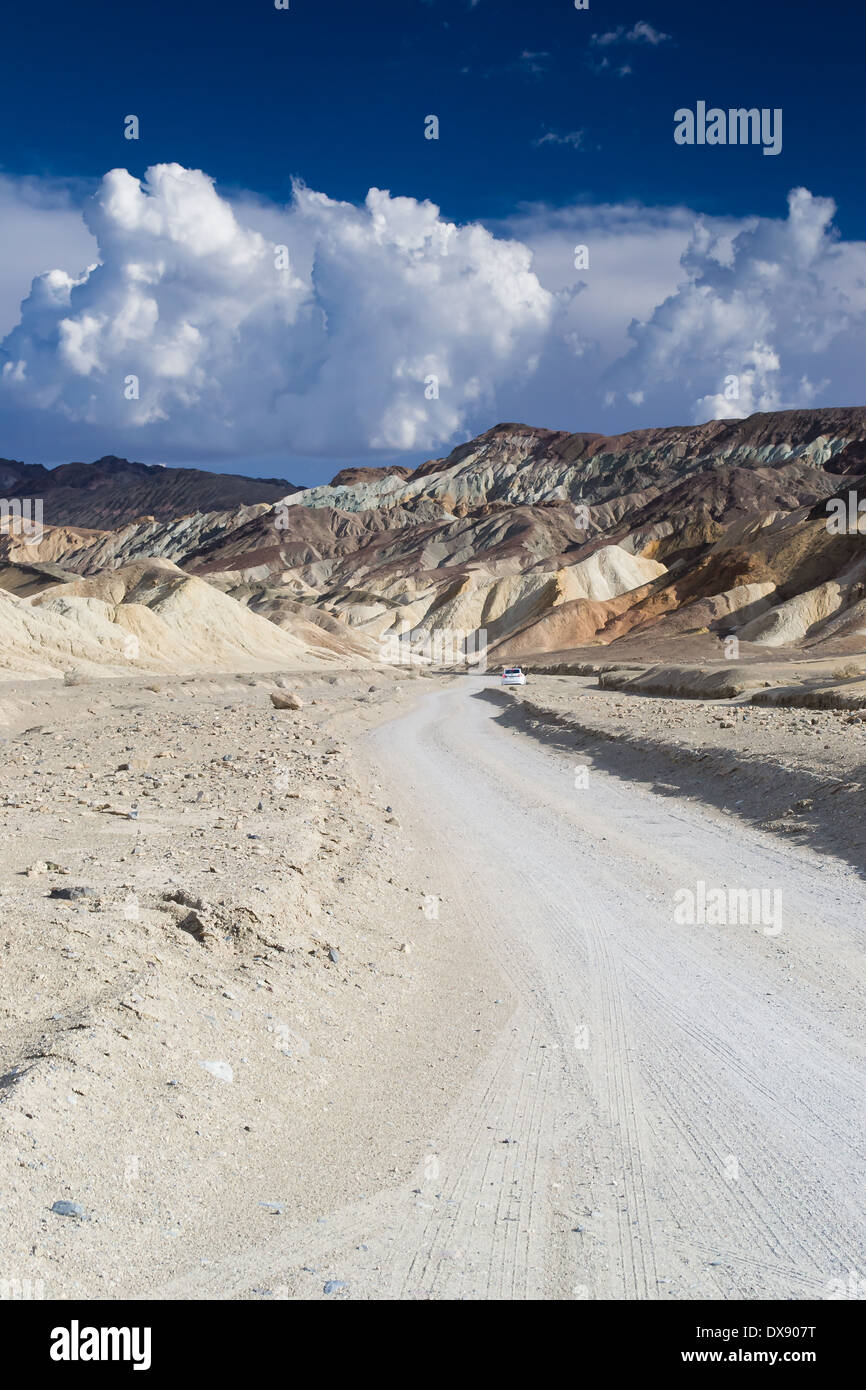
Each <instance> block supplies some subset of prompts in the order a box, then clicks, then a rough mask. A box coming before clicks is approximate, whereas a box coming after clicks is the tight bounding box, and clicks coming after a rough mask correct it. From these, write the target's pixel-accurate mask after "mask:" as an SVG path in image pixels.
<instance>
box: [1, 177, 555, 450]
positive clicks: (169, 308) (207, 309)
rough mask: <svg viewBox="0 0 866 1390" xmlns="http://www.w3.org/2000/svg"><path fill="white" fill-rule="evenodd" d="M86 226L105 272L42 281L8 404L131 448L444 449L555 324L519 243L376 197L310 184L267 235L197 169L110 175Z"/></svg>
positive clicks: (520, 370)
mask: <svg viewBox="0 0 866 1390" xmlns="http://www.w3.org/2000/svg"><path fill="white" fill-rule="evenodd" d="M85 220H86V223H87V226H88V228H89V229H90V231H91V233H92V235H93V237H94V238H95V241H96V244H97V246H98V262H97V263H95V264H93V265H91V266H89V267H88V268H86V269H84V270H83V271H82V272H81V273H80V274H78V275H71V274H69V273H68V272H59V271H51V272H48V273H47V274H44V275H42V276H40V277H38V278H37V279H36V280H35V281H34V284H33V287H32V291H31V294H30V296H29V298H28V299H27V300H26V302H25V303H24V305H23V308H22V321H21V323H20V325H19V326H17V327H16V328H15V329H14V330H13V331H12V332H11V333H10V334H9V335H8V336H7V338H6V339H5V341H4V343H3V360H4V365H3V384H2V397H0V398H2V403H3V406H4V407H5V408H6V409H9V408H10V407H13V408H18V409H26V408H29V407H36V408H38V409H40V410H51V411H53V412H55V413H56V414H57V415H58V416H59V417H61V418H62V419H63V420H65V421H67V422H71V423H78V424H83V425H87V426H91V427H94V428H101V429H103V430H104V429H114V430H116V431H117V432H119V433H121V434H122V435H123V436H124V437H125V438H126V439H130V437H132V440H133V442H132V443H131V444H130V447H134V435H135V432H136V430H137V429H141V428H143V427H147V428H148V430H149V440H150V442H151V443H159V442H163V441H164V442H167V443H168V442H170V443H172V444H174V445H181V446H182V447H186V448H194V447H204V448H208V449H211V450H213V451H215V452H216V453H218V454H219V453H221V452H222V453H227V454H237V453H238V452H245V453H247V454H249V453H250V452H254V453H255V452H258V453H268V452H282V453H283V454H290V453H292V452H297V453H307V454H315V453H324V454H335V455H340V454H344V453H351V452H352V451H354V450H357V449H370V450H383V451H389V450H391V451H399V450H412V449H433V448H435V447H436V446H437V445H439V444H440V443H443V442H446V441H448V440H450V439H452V438H453V437H454V436H455V435H456V434H458V433H459V432H460V431H461V430H463V429H464V428H465V427H466V421H467V418H468V415H469V413H472V414H473V416H474V414H476V413H477V412H478V411H479V410H480V409H483V407H484V404H485V402H487V403H488V404H489V406H490V407H491V408H492V404H493V400H494V397H495V394H496V391H497V389H499V388H501V387H502V386H503V385H504V384H505V383H508V382H510V381H513V380H518V379H520V378H522V377H525V375H526V374H527V372H530V371H531V370H532V363H533V360H534V358H535V357H536V355H537V353H538V351H539V349H540V347H541V346H542V344H543V342H544V340H545V338H546V336H547V334H548V332H549V330H550V326H551V322H552V318H553V316H554V311H555V300H554V297H553V295H552V294H551V293H550V292H549V291H548V290H546V289H544V287H543V286H542V285H541V284H540V282H539V280H538V278H537V277H536V276H535V274H534V273H533V270H532V265H531V259H532V258H531V253H530V252H529V251H528V250H527V248H526V247H525V246H523V245H521V244H520V243H518V242H515V241H511V240H505V239H502V238H497V237H495V236H494V235H493V234H492V233H491V232H489V231H487V230H485V229H484V228H483V227H481V226H479V225H469V226H463V227H458V226H455V225H454V224H450V223H447V222H445V221H443V220H442V218H441V217H440V216H439V210H438V209H437V208H436V207H435V206H434V205H433V204H432V203H429V202H418V201H417V200H415V199H414V198H401V197H395V198H392V197H391V196H390V194H389V193H387V192H383V191H381V190H378V189H371V191H370V193H369V194H368V196H367V199H366V202H365V204H364V205H363V206H362V207H355V206H354V205H351V204H348V203H341V202H335V201H334V200H332V199H330V198H328V197H326V196H325V195H324V194H321V193H315V192H312V191H310V190H308V189H306V188H304V187H298V188H296V190H295V195H294V199H293V202H292V204H291V206H290V207H289V208H287V209H283V210H281V212H280V214H279V215H278V216H276V217H274V216H271V218H270V219H269V222H270V226H269V235H267V236H266V235H264V234H263V233H262V232H261V231H258V230H256V229H254V228H253V227H252V226H250V225H248V224H246V223H245V222H244V221H243V220H242V208H238V209H237V210H235V209H234V208H233V207H232V205H231V204H230V203H229V202H228V200H226V199H225V198H223V197H221V196H220V194H219V193H218V192H217V190H216V188H215V187H214V183H213V181H212V180H211V179H210V178H209V177H207V176H206V175H205V174H203V173H201V172H199V171H197V170H190V169H185V168H182V167H181V166H179V165H176V164H166V165H157V166H155V167H154V168H152V169H150V170H149V171H148V173H147V175H146V176H145V178H144V179H143V180H142V181H139V180H138V179H136V178H133V177H132V176H131V175H130V174H128V173H127V172H126V171H125V170H123V169H115V170H113V171H112V172H111V173H109V174H107V175H106V176H105V178H104V179H103V181H102V184H101V187H100V189H99V191H98V193H97V195H96V196H95V198H94V199H93V201H92V203H91V205H90V206H89V207H88V208H87V210H86V212H85ZM136 383H137V384H136Z"/></svg>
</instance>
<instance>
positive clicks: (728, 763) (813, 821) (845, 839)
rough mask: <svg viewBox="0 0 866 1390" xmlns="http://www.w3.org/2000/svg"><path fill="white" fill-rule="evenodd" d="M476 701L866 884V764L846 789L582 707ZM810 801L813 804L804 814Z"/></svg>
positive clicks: (496, 693) (518, 725) (486, 693)
mask: <svg viewBox="0 0 866 1390" xmlns="http://www.w3.org/2000/svg"><path fill="white" fill-rule="evenodd" d="M474 698H476V699H481V700H486V701H488V702H490V703H492V704H494V705H498V706H499V707H500V713H499V715H498V716H497V723H500V724H502V725H503V726H504V727H505V728H509V729H516V730H519V731H520V732H522V733H526V734H529V735H531V736H532V737H533V738H536V739H538V740H539V741H540V742H543V743H545V744H547V745H548V746H550V747H555V748H559V749H562V750H567V751H568V752H569V753H572V754H574V753H579V754H583V755H585V756H586V757H587V758H588V759H589V760H590V762H591V765H592V766H595V767H598V768H601V769H602V770H603V771H605V772H607V773H609V774H610V775H611V776H613V777H617V778H619V779H620V780H621V781H624V782H640V783H650V784H651V785H652V790H653V791H654V792H655V793H656V795H659V796H681V797H692V798H693V799H695V800H698V801H703V802H705V803H707V804H708V805H710V806H714V807H716V809H718V810H720V811H724V812H726V813H727V814H728V815H731V816H736V817H738V819H740V820H742V821H744V822H745V823H746V824H748V825H750V826H752V827H755V828H757V829H761V830H764V831H769V832H772V833H773V834H776V835H778V836H779V837H780V838H784V839H786V840H788V841H789V842H791V841H793V843H794V844H795V845H808V846H809V847H810V848H812V849H813V850H816V851H818V852H819V853H820V854H826V855H834V856H835V857H837V858H839V859H844V860H846V861H847V862H848V863H849V864H850V865H851V866H852V867H853V868H854V869H855V870H856V871H857V873H858V874H859V875H860V876H861V877H862V878H863V879H864V880H866V798H864V782H866V764H861V765H860V766H859V767H856V768H854V769H853V770H852V773H851V780H850V781H848V782H845V783H840V782H838V781H835V780H827V779H826V778H821V777H820V776H819V775H817V774H815V773H810V772H806V771H797V770H794V769H790V768H785V767H782V766H780V764H778V763H777V762H774V761H773V760H772V759H770V758H764V757H760V756H757V755H747V754H737V753H732V752H731V751H730V750H726V749H710V748H701V747H695V748H679V747H675V746H673V745H672V744H664V743H660V742H652V743H647V742H644V741H643V740H642V739H641V738H640V736H639V735H634V736H632V735H630V734H629V733H628V731H627V730H626V729H624V730H623V731H622V733H618V734H614V733H605V732H600V731H598V730H596V729H591V728H587V727H585V726H584V725H582V724H581V722H580V715H579V706H578V709H575V710H574V711H572V712H571V713H570V714H567V715H566V714H559V713H557V712H555V711H553V710H547V709H545V708H544V707H543V706H539V705H535V704H533V702H532V701H531V700H529V699H526V698H523V699H515V698H514V697H513V696H512V695H511V694H509V693H507V692H505V691H502V690H498V689H488V690H480V691H478V692H477V693H476V694H475V696H474ZM804 801H809V802H810V803H811V804H809V805H808V806H806V807H801V808H798V806H797V803H802V802H804ZM864 916H866V912H864Z"/></svg>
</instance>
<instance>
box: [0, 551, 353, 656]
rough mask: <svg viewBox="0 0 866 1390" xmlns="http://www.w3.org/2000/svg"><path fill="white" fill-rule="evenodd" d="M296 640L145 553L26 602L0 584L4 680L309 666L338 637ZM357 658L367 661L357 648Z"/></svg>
mask: <svg viewBox="0 0 866 1390" xmlns="http://www.w3.org/2000/svg"><path fill="white" fill-rule="evenodd" d="M311 627H312V625H309V624H308V625H305V626H304V629H303V632H304V636H303V638H301V637H296V636H294V635H293V634H292V633H291V632H289V631H287V630H286V629H285V628H282V627H277V626H276V625H275V624H273V623H271V622H269V621H268V620H267V618H264V617H261V616H260V615H259V614H257V613H254V612H252V611H251V610H250V609H249V608H247V607H245V606H244V605H243V604H240V603H237V602H236V601H235V600H234V599H233V598H230V597H229V596H228V595H226V594H223V593H221V592H220V590H219V589H216V588H214V587H213V586H212V585H210V584H208V583H206V582H205V581H204V580H202V579H196V578H194V577H191V576H190V575H187V574H185V573H184V572H183V571H182V570H180V569H178V567H177V566H176V565H174V564H172V562H171V561H169V560H158V559H148V560H140V561H135V562H134V563H132V564H129V565H124V566H123V567H122V568H121V569H117V570H107V571H105V572H103V573H102V574H99V575H97V576H96V577H94V578H93V579H78V580H74V581H71V582H69V583H59V584H57V585H54V586H51V587H49V588H47V589H43V590H42V591H41V592H40V593H38V594H36V595H34V596H33V597H31V598H28V599H21V598H16V597H14V596H13V595H11V594H7V593H4V592H3V591H2V590H0V676H2V673H4V672H8V673H9V677H8V678H10V679H12V678H14V677H16V676H31V677H40V676H50V675H56V674H58V673H60V672H65V671H69V670H70V669H75V670H76V671H79V672H81V673H83V674H85V675H98V674H100V673H101V674H106V675H119V674H121V673H128V672H129V671H130V670H138V671H165V672H170V671H175V672H178V671H196V670H198V671H238V670H248V671H254V670H260V671H261V670H274V669H279V668H280V667H290V668H292V669H295V670H297V669H304V668H308V669H315V668H322V667H325V666H327V665H329V664H331V665H333V664H335V663H339V662H340V659H341V652H340V648H339V643H338V642H337V641H336V639H334V638H333V637H331V636H326V635H325V634H324V633H318V632H316V631H315V630H314V631H312V632H311V631H310V628H311ZM353 664H356V665H359V666H363V665H366V664H368V658H366V657H364V656H361V655H358V654H356V653H354V652H353Z"/></svg>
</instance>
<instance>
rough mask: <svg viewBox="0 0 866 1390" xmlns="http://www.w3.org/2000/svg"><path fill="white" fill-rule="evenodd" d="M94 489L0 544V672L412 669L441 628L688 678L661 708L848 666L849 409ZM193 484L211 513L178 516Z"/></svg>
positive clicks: (863, 559)
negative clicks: (298, 484) (397, 658)
mask: <svg viewBox="0 0 866 1390" xmlns="http://www.w3.org/2000/svg"><path fill="white" fill-rule="evenodd" d="M3 467H4V468H5V469H6V476H7V482H6V484H5V485H6V486H7V487H11V485H12V483H13V482H15V481H16V480H17V484H18V485H19V486H22V487H23V486H24V481H23V480H24V478H25V476H28V477H29V475H28V473H27V469H26V468H25V466H24V465H18V464H11V463H7V464H5V465H3ZM91 469H92V471H93V478H92V481H91V482H88V481H87V476H88V475H87V468H86V467H85V466H84V465H77V464H76V465H69V466H68V468H67V470H66V474H67V476H66V478H65V479H60V480H59V481H57V482H52V485H51V486H49V487H47V489H46V515H45V522H46V524H45V527H44V531H43V534H42V535H41V538H40V539H38V540H36V539H35V538H33V537H27V536H20V535H19V536H16V535H13V534H10V533H9V532H10V528H9V527H8V526H7V527H6V532H7V534H5V535H4V536H0V561H2V562H3V563H2V568H0V603H2V608H3V612H4V615H5V616H4V622H3V629H4V633H5V634H6V635H5V637H4V639H3V649H2V652H0V662H2V663H3V667H4V668H6V669H9V670H16V671H18V672H19V673H20V672H24V673H30V674H33V675H39V674H48V673H49V672H50V671H54V672H58V671H59V672H62V671H64V670H67V669H69V668H70V667H79V666H80V667H81V669H82V670H87V671H90V670H93V669H95V668H96V667H98V666H99V665H100V664H101V665H103V666H104V667H105V669H106V671H110V672H116V671H117V669H118V654H120V664H121V667H122V668H124V669H127V670H128V669H130V665H129V663H131V669H133V670H139V671H144V670H151V669H158V668H162V669H164V668H165V666H166V665H167V664H168V665H172V664H173V665H175V668H176V669H185V668H186V667H187V666H190V667H192V668H195V669H222V670H225V669H235V670H240V669H253V668H255V667H256V666H258V668H259V669H263V668H265V667H267V666H271V667H277V666H280V665H285V664H287V663H289V664H296V665H298V666H299V667H304V666H305V665H307V664H312V665H313V666H318V665H319V664H322V663H324V664H327V663H328V662H333V661H341V660H344V661H345V660H348V661H350V662H351V663H359V664H361V665H363V664H364V663H365V662H368V661H373V662H376V661H377V660H379V659H381V658H382V657H383V656H385V657H387V656H391V657H393V655H394V653H395V652H399V653H401V654H402V656H403V657H404V659H407V660H408V659H411V658H410V650H411V652H413V653H414V655H415V656H417V657H418V658H419V659H421V660H424V659H425V658H428V659H429V654H430V652H431V649H432V650H433V651H434V652H435V644H434V646H433V647H432V648H431V641H434V642H435V635H436V633H437V632H439V633H449V634H454V633H457V634H465V635H467V636H469V637H470V641H474V643H475V645H477V644H478V643H479V642H480V641H481V640H482V639H481V638H480V637H479V636H478V635H477V634H479V633H483V634H484V640H486V643H487V645H488V648H489V651H490V656H491V660H492V661H493V662H495V663H500V662H502V663H507V662H513V661H522V662H524V663H525V664H527V665H528V666H531V667H533V668H535V669H541V668H542V667H543V668H546V669H553V670H579V669H582V668H583V666H585V664H586V663H587V662H589V663H591V664H593V663H594V665H595V666H596V667H598V666H600V665H605V666H611V665H612V666H616V667H618V668H622V669H625V668H631V670H632V673H634V672H635V671H636V670H638V669H640V670H641V671H646V670H647V669H648V668H655V667H659V666H660V665H663V667H664V669H666V670H671V669H675V670H679V671H681V672H686V671H688V672H691V675H685V674H684V675H682V676H681V677H680V678H678V680H677V681H673V685H672V693H674V689H675V688H677V689H680V690H683V691H684V690H687V689H689V688H691V687H692V686H695V681H696V680H697V686H695V693H700V679H698V678H697V677H696V676H695V674H694V673H695V671H698V672H700V671H705V672H706V675H707V678H708V679H710V680H711V679H712V678H713V675H714V673H715V672H717V671H718V670H719V669H721V670H724V671H726V672H727V673H728V676H729V677H730V676H731V675H732V673H733V672H735V671H737V672H740V671H747V670H748V669H749V668H756V669H757V668H760V672H761V675H760V680H761V681H763V682H768V683H769V684H776V685H783V684H785V683H786V682H789V680H790V679H793V680H794V681H795V682H796V681H797V680H799V679H801V678H802V679H804V680H811V681H812V683H813V684H814V682H815V681H819V682H821V681H823V683H824V684H827V683H830V684H832V683H833V679H834V674H833V673H834V672H835V671H838V670H849V668H850V675H849V677H846V679H849V678H853V676H854V675H856V674H857V673H858V672H859V671H860V670H861V665H862V663H861V661H860V659H859V658H860V656H861V653H862V651H863V646H864V633H866V546H864V539H863V535H861V534H860V533H859V531H858V527H857V521H858V512H857V507H858V505H859V499H860V497H861V495H864V487H866V481H864V480H866V411H863V410H860V409H853V408H852V409H828V410H815V411H783V412H778V413H774V414H765V415H753V416H750V417H749V418H748V419H745V420H735V421H712V422H710V423H709V424H706V425H698V426H691V427H673V428H669V429H650V430H641V431H635V432H633V433H631V434H627V435H620V436H616V437H612V438H607V437H605V436H601V435H591V434H566V433H563V432H556V431H550V430H543V429H532V428H529V427H527V426H525V425H507V424H506V425H498V426H496V427H495V428H494V429H492V430H489V431H488V432H487V433H486V434H483V435H481V436H479V437H478V438H477V439H474V440H472V441H470V442H469V443H467V444H464V445H461V446H460V447H459V448H457V449H455V450H454V451H453V453H451V454H450V455H449V456H448V457H447V458H445V459H436V460H432V461H430V462H429V463H425V464H423V465H421V467H419V468H417V469H415V470H414V471H413V472H411V473H410V472H408V470H406V469H405V468H393V469H389V468H375V469H360V468H354V469H352V468H350V469H344V470H342V471H341V472H340V473H339V474H338V475H337V476H336V478H335V479H334V480H333V482H332V483H331V484H329V485H327V486H322V487H314V488H307V489H303V490H297V489H293V488H292V487H291V486H290V485H289V484H282V483H280V482H279V481H278V480H273V479H272V480H264V481H262V480H254V479H246V480H245V479H242V478H229V479H225V480H220V478H219V476H218V475H209V474H205V473H201V474H198V475H193V473H192V471H191V470H185V471H183V472H179V473H178V474H177V476H176V477H175V476H174V472H175V471H174V470H165V469H144V468H143V466H142V465H137V464H136V465H132V464H127V463H125V462H124V461H122V460H116V459H115V460H112V459H108V460H105V459H104V460H100V462H99V463H98V464H94V465H92V466H91ZM70 470H71V472H70ZM33 471H34V470H33V469H31V470H30V473H33ZM63 471H64V470H56V473H61V472H63ZM154 475H158V476H154ZM47 476H48V477H49V478H51V479H53V478H54V476H55V475H53V474H50V475H47ZM195 477H197V479H198V484H197V486H199V489H200V493H201V496H202V497H204V498H205V499H206V500H207V501H208V502H210V501H213V503H214V505H213V507H212V508H208V507H205V508H202V507H201V506H199V507H198V509H196V510H190V509H189V504H190V500H191V496H192V491H194V489H192V491H191V487H192V485H191V482H190V479H191V478H193V480H194V481H195ZM30 481H33V480H32V479H31V480H30ZM37 481H38V480H37ZM173 485H174V486H175V487H176V494H175V495H174V496H172V493H171V489H172V486H173ZM34 486H35V483H34ZM40 486H41V483H40ZM277 493H279V494H280V495H279V496H276V495H275V494H277ZM139 507H141V508H145V507H146V508H147V509H148V510H146V511H139V510H138V508H139ZM834 509H835V510H834ZM842 512H844V515H845V517H846V518H847V522H846V523H845V524H840V523H839V521H838V516H839V515H840V514H842ZM133 513H134V514H133ZM107 520H110V521H111V522H112V524H111V525H110V526H109V527H106V525H105V522H106V521H107ZM864 529H866V525H864ZM263 624H270V626H271V627H272V628H275V629H277V630H276V631H275V632H270V633H268V630H267V627H266V626H263ZM217 630H218V631H219V633H220V636H219V638H218V639H217V638H216V637H215V633H216V632H217ZM266 634H267V635H266ZM473 634H475V636H474V637H472V636H471V635H473ZM732 637H735V638H736V643H735V644H733V645H732V644H731V642H730V640H729V639H730V638H732ZM131 638H135V639H136V640H135V641H131V640H130V639H131ZM99 652H101V653H102V656H101V658H100V656H99ZM813 677H814V680H813V679H812V678H813ZM671 679H672V680H673V678H671ZM744 679H746V677H744ZM748 679H757V676H755V677H750V678H748ZM690 682H691V685H690Z"/></svg>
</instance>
